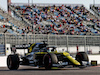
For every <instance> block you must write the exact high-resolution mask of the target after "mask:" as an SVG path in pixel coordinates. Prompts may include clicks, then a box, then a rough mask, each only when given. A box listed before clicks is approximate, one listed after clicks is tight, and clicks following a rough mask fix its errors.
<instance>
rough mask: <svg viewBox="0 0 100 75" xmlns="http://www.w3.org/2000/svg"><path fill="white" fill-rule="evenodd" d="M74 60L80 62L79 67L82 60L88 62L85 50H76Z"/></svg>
mask: <svg viewBox="0 0 100 75" xmlns="http://www.w3.org/2000/svg"><path fill="white" fill-rule="evenodd" d="M76 60H77V61H78V62H80V64H81V66H80V68H81V67H83V66H84V64H83V62H82V61H85V62H89V58H88V55H87V53H86V52H78V53H77V54H76Z"/></svg>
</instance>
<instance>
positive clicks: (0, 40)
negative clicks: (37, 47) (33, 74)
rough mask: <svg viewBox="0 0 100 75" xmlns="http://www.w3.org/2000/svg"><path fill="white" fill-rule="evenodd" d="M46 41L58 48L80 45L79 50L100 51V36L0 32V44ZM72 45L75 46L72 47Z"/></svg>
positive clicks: (68, 49)
mask: <svg viewBox="0 0 100 75" xmlns="http://www.w3.org/2000/svg"><path fill="white" fill-rule="evenodd" d="M42 41H46V42H47V43H48V45H49V46H56V47H58V48H62V47H65V49H66V50H67V51H69V52H70V51H71V50H73V49H75V50H76V46H78V49H79V51H80V50H84V51H85V52H89V51H91V52H90V53H92V54H93V53H94V51H97V53H100V36H80V35H50V34H49V35H46V34H32V35H28V34H27V35H17V34H16V35H13V34H3V33H1V34H0V44H4V45H5V44H10V45H11V46H12V45H23V44H29V43H31V44H32V43H38V42H42ZM71 47H75V48H73V49H71Z"/></svg>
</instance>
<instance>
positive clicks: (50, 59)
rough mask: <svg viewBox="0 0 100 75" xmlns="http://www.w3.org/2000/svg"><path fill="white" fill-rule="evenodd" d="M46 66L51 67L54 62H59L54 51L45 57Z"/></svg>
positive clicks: (46, 67)
mask: <svg viewBox="0 0 100 75" xmlns="http://www.w3.org/2000/svg"><path fill="white" fill-rule="evenodd" d="M43 62H44V67H45V69H51V67H52V64H56V63H57V62H58V59H57V56H56V55H55V54H53V53H48V54H46V55H44V57H43Z"/></svg>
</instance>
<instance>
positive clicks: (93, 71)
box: [0, 66, 100, 75]
mask: <svg viewBox="0 0 100 75" xmlns="http://www.w3.org/2000/svg"><path fill="white" fill-rule="evenodd" d="M0 75H100V67H98V66H97V67H87V68H85V69H79V68H68V67H67V68H63V69H53V70H45V69H44V68H35V67H29V66H28V67H27V66H24V67H23V66H21V67H20V68H19V69H18V70H9V69H8V68H6V67H5V68H0Z"/></svg>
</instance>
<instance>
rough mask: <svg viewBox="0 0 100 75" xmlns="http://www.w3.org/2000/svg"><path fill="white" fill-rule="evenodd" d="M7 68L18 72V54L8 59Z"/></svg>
mask: <svg viewBox="0 0 100 75" xmlns="http://www.w3.org/2000/svg"><path fill="white" fill-rule="evenodd" d="M7 67H8V68H9V69H10V70H17V69H18V68H19V57H18V55H17V54H15V55H9V56H8V57H7Z"/></svg>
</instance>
